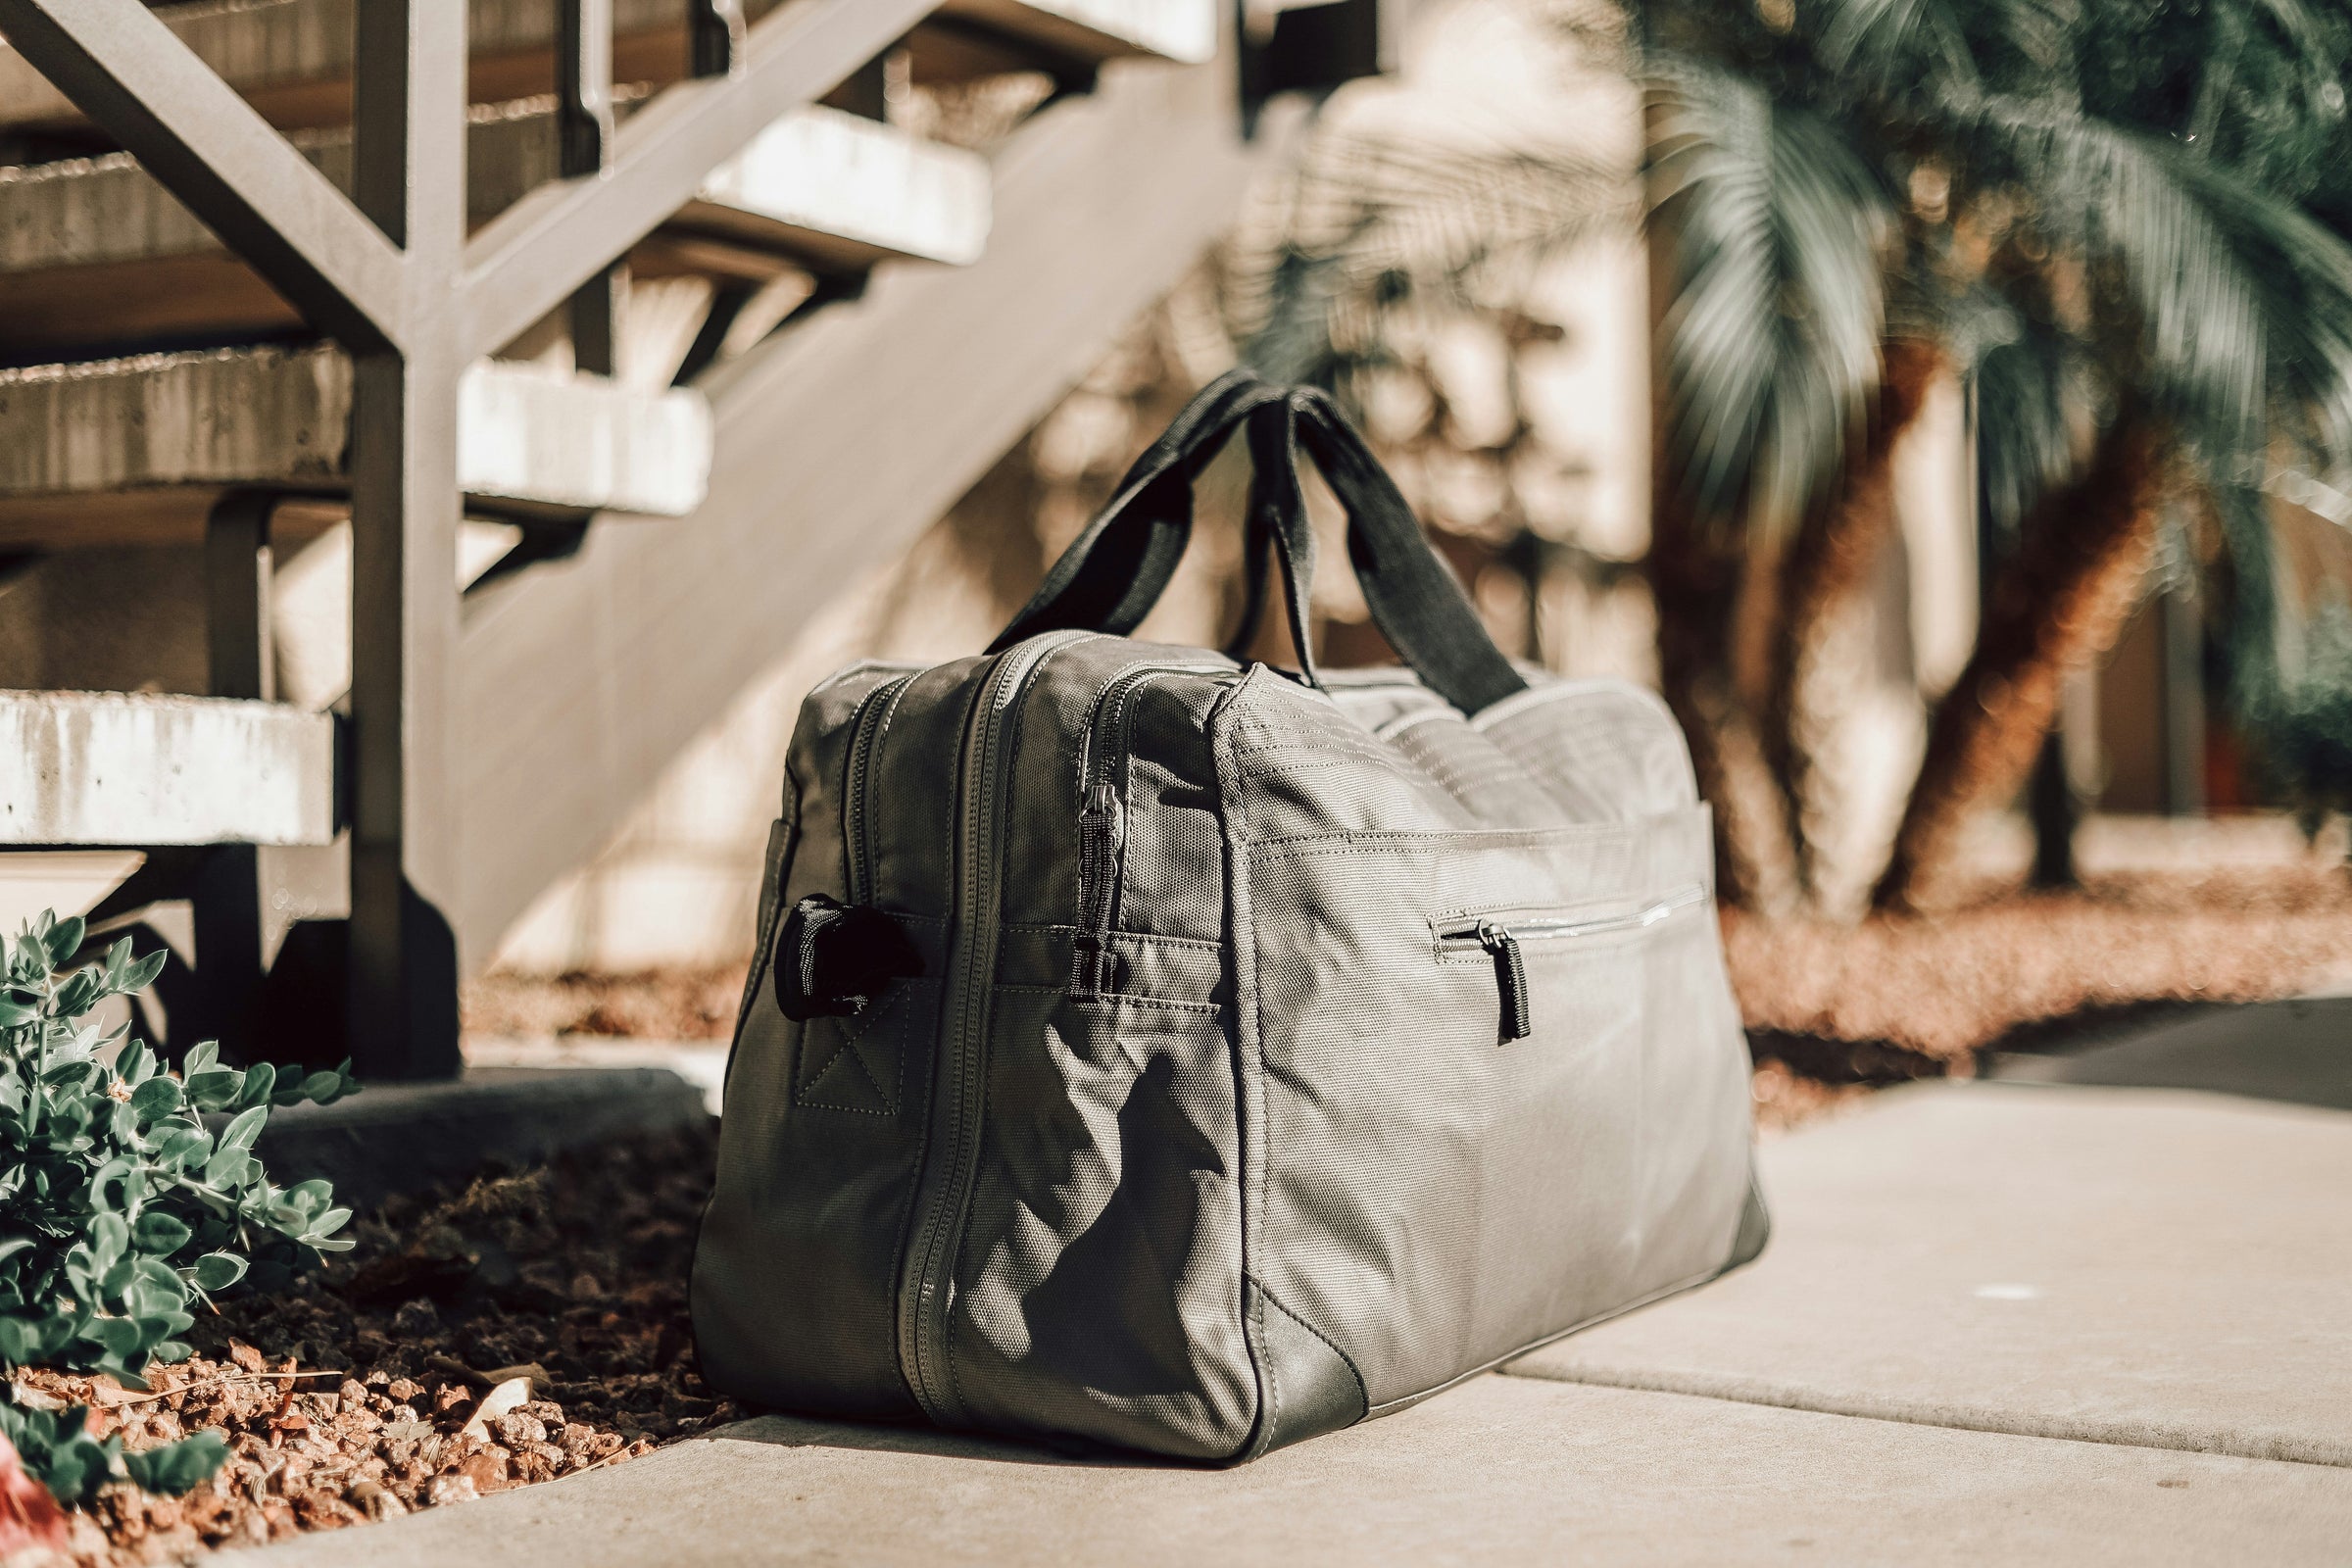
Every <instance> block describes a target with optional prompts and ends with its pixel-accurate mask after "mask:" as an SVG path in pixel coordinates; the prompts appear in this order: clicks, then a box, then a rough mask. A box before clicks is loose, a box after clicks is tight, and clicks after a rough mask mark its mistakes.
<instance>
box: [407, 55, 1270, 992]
mask: <svg viewBox="0 0 2352 1568" xmlns="http://www.w3.org/2000/svg"><path fill="white" fill-rule="evenodd" d="M1238 123H1239V114H1238V110H1237V107H1236V105H1235V103H1234V95H1233V85H1232V83H1231V81H1230V80H1229V79H1228V78H1227V76H1226V73H1221V72H1168V71H1141V70H1139V71H1137V72H1134V73H1111V74H1110V75H1108V76H1106V77H1105V79H1104V80H1103V84H1102V88H1101V90H1100V91H1099V92H1097V93H1095V94H1093V95H1091V96H1088V97H1084V98H1075V99H1070V100H1067V101H1064V102H1063V103H1061V104H1058V105H1056V106H1054V107H1053V108H1051V109H1049V110H1047V111H1046V112H1044V113H1043V114H1041V115H1040V116H1038V117H1037V118H1036V119H1035V120H1034V121H1032V122H1031V123H1029V124H1028V125H1027V126H1026V127H1024V129H1023V130H1022V131H1021V132H1020V133H1019V134H1018V135H1017V136H1016V138H1015V140H1014V141H1013V143H1012V144H1011V145H1010V146H1009V147H1008V148H1007V149H1006V150H1005V152H1004V153H1003V154H1001V155H1000V156H999V157H998V159H997V160H996V162H995V169H996V198H995V200H996V217H995V227H994V230H993V232H992V233H991V235H990V239H989V244H988V249H987V252H986V254H985V255H984V256H983V257H982V258H981V259H980V260H979V261H978V262H977V263H976V264H974V265H973V266H971V267H969V268H965V269H961V270H954V271H949V270H893V271H890V272H886V273H882V274H878V275H877V276H876V277H875V278H874V280H873V282H872V284H871V285H870V287H869V289H868V290H867V292H866V294H865V296H864V297H863V298H862V299H859V300H858V301H855V302H852V303H847V304H842V305H837V306H834V307H832V308H831V309H829V310H827V311H826V312H824V313H823V314H821V315H819V316H818V317H816V318H815V319H811V320H809V321H808V322H806V323H805V324H802V325H800V326H797V327H795V328H793V329H792V330H791V331H789V332H787V333H785V334H782V335H780V336H779V337H777V338H775V339H773V340H771V341H770V342H769V343H768V344H767V345H765V346H764V347H763V348H761V349H760V350H756V351H754V352H753V353H751V354H749V355H746V356H744V357H743V358H742V359H740V360H737V361H734V362H731V363H730V364H728V365H726V366H724V367H722V368H720V369H719V370H717V371H715V372H713V373H712V374H711V376H709V377H706V378H705V380H704V381H703V382H702V383H701V390H703V391H705V392H706V393H707V394H708V395H709V396H710V398H711V405H712V409H713V414H714V417H715V419H716V447H715V453H714V457H713V460H712V468H711V484H710V492H709V496H708V498H707V499H706V500H705V501H704V503H703V505H702V506H701V507H700V508H699V509H697V510H696V511H695V512H694V513H693V514H692V515H689V516H688V517H686V518H685V519H683V520H682V521H681V522H679V523H676V524H672V525H666V526H664V527H662V528H661V529H659V530H655V529H638V528H598V529H596V530H594V531H593V532H592V533H591V534H590V535H589V537H588V540H587V542H586V544H585V545H584V547H583V548H582V549H581V550H580V552H579V554H578V555H577V556H576V557H574V558H572V559H570V560H567V561H564V562H558V563H553V564H547V565H544V566H540V567H537V568H535V569H534V570H533V571H532V572H531V573H529V574H528V576H527V577H525V578H522V579H520V580H518V581H516V582H515V584H514V585H513V586H512V588H511V589H504V590H500V591H498V592H495V593H492V594H489V595H487V596H483V597H482V598H481V599H479V600H478V601H470V602H469V603H468V604H467V606H466V622H465V627H464V630H463V633H462V639H461V645H460V650H459V658H458V660H457V662H456V663H457V668H458V670H459V672H460V673H459V684H458V687H457V692H456V698H455V703H456V710H457V711H456V720H455V722H456V745H455V748H454V751H455V755H456V757H457V759H458V767H459V774H458V777H457V780H456V788H455V789H454V790H453V791H452V794H453V797H454V800H455V802H456V809H457V810H458V812H459V824H458V847H459V853H458V856H457V863H458V865H459V868H460V873H459V874H460V884H459V888H458V892H457V897H456V899H455V900H454V901H453V907H450V908H449V910H448V912H449V914H450V916H451V918H452V921H453V923H454V924H455V925H456V927H457V929H458V932H459V935H460V951H461V953H462V954H464V955H465V956H466V960H467V961H468V962H469V963H473V964H478V963H480V962H481V961H483V960H484V959H486V957H487V956H488V954H489V952H490V950H491V948H492V946H493V945H494V944H495V942H496V940H497V938H498V937H499V935H500V934H501V933H503V932H504V931H505V930H506V928H507V927H508V926H509V925H510V924H512V922H513V921H514V920H515V918H516V917H518V916H519V915H520V914H521V913H522V912H523V911H524V909H525V908H527V907H528V906H529V904H530V903H531V901H532V900H533V899H535V898H536V897H537V896H538V895H539V894H540V893H541V892H542V891H543V890H544V889H545V888H547V887H548V886H549V885H550V884H551V883H552V882H554V881H555V880H556V879H557V878H558V877H560V876H562V875H563V874H564V872H566V871H567V870H569V869H571V868H572V867H574V866H576V865H577V864H578V863H579V859H580V855H581V848H582V846H583V845H589V844H598V843H602V842H605V841H606V840H607V839H609V838H610V837H611V835H612V834H613V833H614V832H615V831H617V830H618V829H619V828H620V826H621V825H622V823H623V821H624V819H625V817H626V815H627V813H628V812H629V810H630V809H632V808H633V807H634V806H635V805H636V803H637V802H638V801H640V800H641V799H642V798H643V797H644V795H645V793H646V791H647V790H648V789H649V788H650V787H651V786H652V785H653V784H654V783H655V782H656V780H657V779H658V778H659V777H660V775H661V773H662V770H663V769H664V768H665V767H666V766H667V765H669V763H670V762H671V761H673V760H674V759H675V758H676V756H677V755H678V753H679V751H680V749H681V748H682V747H684V746H685V745H686V744H687V743H688V742H689V741H691V740H692V739H693V738H694V737H695V736H696V735H697V734H698V733H699V732H701V731H702V730H703V729H704V728H705V727H707V726H708V725H709V724H710V723H711V721H712V720H713V719H714V718H715V717H716V716H717V715H718V714H719V713H721V712H722V711H724V710H725V708H726V705H727V704H728V703H729V702H730V701H731V700H732V699H733V698H734V697H735V696H736V695H737V694H738V693H740V692H741V691H742V690H743V689H744V688H745V687H746V686H747V685H749V684H750V683H751V682H752V681H753V680H754V679H755V678H757V677H758V676H759V674H760V672H761V671H762V670H764V669H765V668H767V667H768V666H769V665H770V664H772V662H774V661H775V660H776V659H777V658H779V657H780V656H781V655H782V654H783V653H784V652H785V651H786V649H787V648H788V647H789V646H790V644H791V641H792V639H793V637H794V636H795V634H796V633H797V632H798V631H799V629H800V628H801V627H802V626H804V625H805V624H807V622H808V620H809V617H810V616H811V615H812V614H814V613H816V612H818V611H819V610H821V609H822V608H823V607H824V606H825V604H826V603H827V602H828V601H830V600H832V599H834V598H836V597H837V596H838V595H839V594H840V593H841V592H842V591H844V590H845V589H846V588H847V587H848V586H849V585H851V584H852V583H854V582H855V581H857V580H858V577H859V576H860V575H861V574H862V573H863V572H865V571H867V570H869V569H870V568H872V567H873V566H875V565H876V564H879V563H881V562H882V561H884V560H886V559H887V558H888V557H890V556H891V555H892V554H894V553H896V552H898V551H900V550H902V549H904V548H905V546H906V545H907V542H908V541H909V540H910V539H911V538H912V537H913V536H914V535H916V534H917V533H918V532H920V531H921V530H922V529H923V528H925V527H926V526H928V525H929V524H930V523H931V522H932V521H934V520H935V519H936V518H937V517H939V516H940V515H943V514H944V513H945V512H946V511H947V510H948V508H949V507H950V506H951V505H952V504H953V503H954V502H955V501H956V498H957V497H958V496H960V495H961V494H962V493H963V492H964V490H966V489H967V488H969V486H970V485H971V483H972V482H973V481H974V480H976V479H977V478H978V477H979V476H980V475H981V474H982V473H983V472H984V471H986V469H987V467H988V466H989V465H990V464H991V463H993V462H995V461H996V460H997V459H998V458H999V457H1000V456H1002V455H1003V454H1004V453H1005V451H1006V450H1008V449H1009V448H1010V447H1011V446H1012V445H1013V444H1014V442H1016V441H1017V440H1018V439H1019V438H1020V437H1021V435H1022V434H1023V433H1024V432H1025V431H1026V430H1027V429H1028V428H1029V427H1030V426H1031V425H1032V424H1033V423H1034V422H1035V421H1036V420H1037V419H1038V418H1039V417H1042V416H1043V415H1044V413H1045V412H1046V411H1047V410H1048V409H1049V408H1051V406H1052V405H1053V403H1054V401H1055V400H1056V399H1057V398H1058V397H1059V396H1060V395H1061V394H1062V393H1063V392H1065V391H1066V390H1067V389H1068V388H1069V387H1070V386H1072V385H1074V384H1075V383H1076V382H1077V381H1078V380H1079V379H1080V377H1081V376H1083V375H1084V374H1085V372H1086V371H1087V369H1088V368H1091V367H1092V366H1093V365H1094V364H1096V363H1097V362H1098V361H1099V360H1100V358H1101V357H1102V355H1103V352H1104V351H1105V350H1106V349H1107V348H1108V347H1109V345H1110V344H1111V342H1112V341H1113V339H1114V337H1115V335H1116V334H1117V333H1118V332H1119V331H1120V330H1121V329H1122V328H1124V327H1125V326H1126V325H1127V324H1128V323H1130V322H1131V321H1132V320H1133V319H1135V318H1136V317H1137V316H1138V315H1140V314H1141V313H1142V312H1143V311H1144V310H1145V309H1147V308H1148V307H1149V306H1150V305H1151V304H1152V302H1153V301H1154V300H1156V299H1158V298H1159V297H1161V296H1162V295H1164V294H1165V293H1166V292H1167V291H1168V289H1170V288H1171V287H1172V286H1173V285H1174V284H1175V283H1176V282H1177V281H1178V280H1179V279H1180V278H1181V277H1182V275H1183V274H1184V272H1185V271H1186V270H1188V269H1189V268H1190V267H1192V266H1193V265H1195V263H1196V262H1197V261H1198V259H1199V258H1200V256H1201V254H1202V253H1203V251H1205V249H1206V248H1207V247H1208V246H1209V245H1210V244H1211V243H1212V242H1213V241H1214V239H1215V238H1216V236H1217V235H1218V234H1219V233H1220V232H1221V231H1222V230H1223V228H1224V227H1225V226H1226V225H1227V224H1228V223H1229V222H1230V221H1231V220H1232V218H1233V216H1234V212H1235V209H1236V205H1237V203H1238V201H1239V199H1240V195H1241V192H1242V189H1243V186H1244V183H1245V181H1246V180H1247V179H1248V178H1249V177H1250V174H1251V173H1252V172H1255V171H1256V170H1258V169H1260V168H1262V167H1264V166H1266V165H1267V164H1268V163H1270V162H1271V161H1273V160H1274V159H1275V158H1277V157H1279V156H1280V154H1281V152H1282V150H1283V147H1284V144H1285V142H1286V141H1287V139H1288V135H1287V131H1288V128H1289V127H1290V126H1291V125H1294V124H1295V123H1296V121H1295V118H1291V117H1284V116H1270V117H1268V118H1267V119H1266V120H1265V121H1263V122H1261V124H1260V129H1259V134H1258V137H1257V139H1256V140H1255V141H1254V142H1245V141H1243V140H1242V139H1241V137H1240V135H1239V132H1238V129H1237V125H1238ZM554 759H562V760H563V762H562V763H561V765H558V764H555V763H554V762H552V761H551V760H554Z"/></svg>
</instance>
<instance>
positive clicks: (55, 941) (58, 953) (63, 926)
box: [47, 914, 89, 969]
mask: <svg viewBox="0 0 2352 1568" xmlns="http://www.w3.org/2000/svg"><path fill="white" fill-rule="evenodd" d="M87 929H89V924H88V922H87V921H85V920H83V919H82V917H81V916H80V915H78V914H77V915H75V916H73V918H72V919H70V920H60V921H58V922H57V924H55V925H53V926H51V927H50V928H49V935H48V938H47V944H48V948H49V963H50V966H51V967H52V968H60V969H62V968H64V967H65V966H66V965H67V964H68V963H70V962H72V961H73V955H74V954H76V953H79V952H80V951H81V934H82V932H84V931H86V930H87Z"/></svg>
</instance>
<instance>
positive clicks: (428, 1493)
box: [424, 1473, 482, 1508]
mask: <svg viewBox="0 0 2352 1568" xmlns="http://www.w3.org/2000/svg"><path fill="white" fill-rule="evenodd" d="M480 1495H482V1494H481V1489H480V1488H479V1487H477V1486H475V1485H474V1480H473V1477H472V1476H470V1475H466V1474H463V1473H461V1474H458V1475H454V1476H435V1477H433V1479H432V1482H431V1484H430V1485H429V1486H427V1487H426V1488H425V1492H424V1500H425V1504H426V1505H427V1506H428V1507H433V1508H441V1507H446V1506H448V1505H449V1504H450V1503H453V1502H471V1501H473V1500H474V1498H476V1497H478V1496H480Z"/></svg>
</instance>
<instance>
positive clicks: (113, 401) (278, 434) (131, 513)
mask: <svg viewBox="0 0 2352 1568" xmlns="http://www.w3.org/2000/svg"><path fill="white" fill-rule="evenodd" d="M351 391H352V376H351V361H350V359H349V358H348V357H347V356H346V355H345V354H344V353H343V352H342V350H340V349H338V348H336V347H334V346H332V345H326V344H320V345H315V346H312V347H307V348H297V349H284V348H270V347H264V348H246V349H221V350H213V351H207V352H202V353H189V354H155V355H141V356H138V357H136V358H132V359H123V360H108V361H101V362H96V363H92V364H82V365H52V366H39V367H34V368H28V369H19V370H0V548H10V547H14V548H50V549H55V548H73V547H76V546H85V545H93V544H101V543H124V542H139V541H147V542H156V541H162V540H192V539H195V538H197V537H200V533H201V529H202V526H203V521H204V517H205V514H206V513H207V512H208V511H209V510H210V508H211V506H212V504H213V503H214V502H215V501H216V500H217V499H218V498H219V497H220V496H221V493H222V492H224V491H226V490H229V489H236V488H247V487H258V488H268V489H279V490H285V491H289V492H293V493H297V494H301V495H306V496H329V497H331V496H335V495H339V494H341V493H342V491H343V489H344V484H345V478H344V475H345V466H346V464H347V463H348V460H349V450H350V443H351ZM458 431H459V440H458V477H459V481H460V484H461V485H462V486H463V488H464V490H465V492H466V495H467V496H468V497H469V498H472V500H473V502H474V510H475V511H476V512H478V513H483V514H487V515H498V514H500V513H501V512H502V511H504V512H512V513H519V514H531V513H542V514H544V513H549V512H553V513H562V514H578V513H585V512H602V511H617V512H634V513H644V514H649V515H658V516H677V515H683V514H685V513H688V512H691V511H693V510H694V509H695V508H696V507H697V506H699V505H700V504H701V503H702V499H703V492H704V488H705V486H706V484H707V483H708V481H709V477H710V468H711V409H710V405H709V403H708V402H706V401H705V399H704V398H703V396H702V394H700V393H698V392H693V391H688V390H674V389H673V390H670V391H664V392H658V393H647V392H638V391H632V390H630V389H628V388H626V387H623V386H621V385H619V384H617V383H615V382H613V381H609V380H606V379H603V378H601V377H596V376H560V375H555V374H551V373H550V372H549V371H547V370H544V369H542V368H538V367H536V366H530V365H521V364H510V363H505V362H500V361H485V362H483V363H481V364H479V365H476V366H475V367H473V368H472V369H471V370H469V371H468V372H467V373H466V378H465V380H464V382H463V383H462V385H461V387H460V392H459V409H458Z"/></svg>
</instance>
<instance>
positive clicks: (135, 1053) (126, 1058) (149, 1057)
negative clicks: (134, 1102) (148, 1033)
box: [115, 1040, 155, 1089]
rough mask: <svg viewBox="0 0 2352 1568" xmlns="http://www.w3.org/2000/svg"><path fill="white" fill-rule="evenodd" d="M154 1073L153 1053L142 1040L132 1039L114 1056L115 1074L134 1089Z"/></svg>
mask: <svg viewBox="0 0 2352 1568" xmlns="http://www.w3.org/2000/svg"><path fill="white" fill-rule="evenodd" d="M154 1075H155V1054H154V1053H153V1052H151V1051H149V1050H148V1049H147V1042H146V1041H144V1040H133V1041H132V1042H131V1043H130V1044H129V1045H127V1046H124V1047H123V1050H122V1051H121V1052H120V1053H119V1054H117V1055H116V1056H115V1076H116V1077H118V1078H120V1079H122V1080H123V1082H124V1083H126V1084H128V1085H130V1086H131V1087H132V1088H133V1089H136V1088H137V1087H138V1086H139V1085H141V1084H143V1083H145V1082H146V1081H147V1080H148V1079H149V1078H151V1077H153V1076H154Z"/></svg>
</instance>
